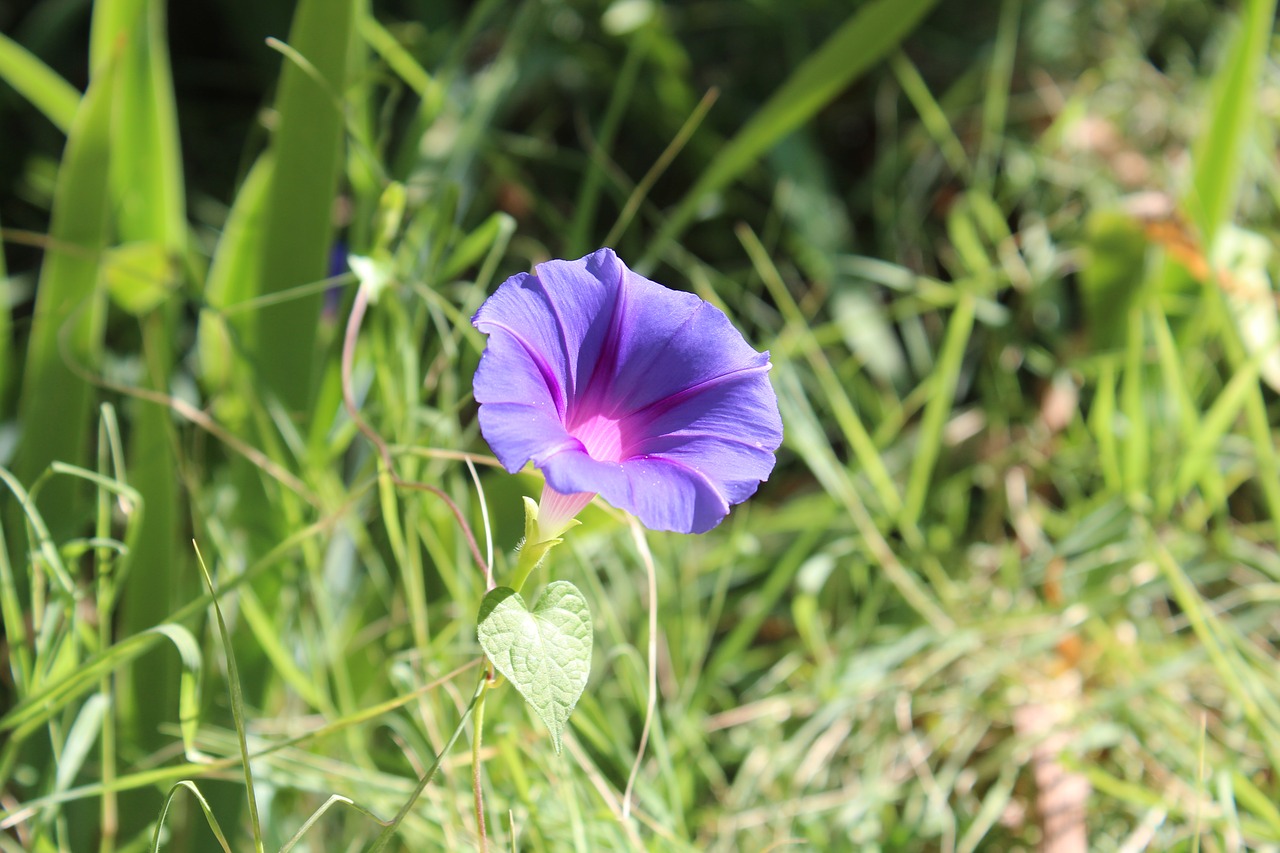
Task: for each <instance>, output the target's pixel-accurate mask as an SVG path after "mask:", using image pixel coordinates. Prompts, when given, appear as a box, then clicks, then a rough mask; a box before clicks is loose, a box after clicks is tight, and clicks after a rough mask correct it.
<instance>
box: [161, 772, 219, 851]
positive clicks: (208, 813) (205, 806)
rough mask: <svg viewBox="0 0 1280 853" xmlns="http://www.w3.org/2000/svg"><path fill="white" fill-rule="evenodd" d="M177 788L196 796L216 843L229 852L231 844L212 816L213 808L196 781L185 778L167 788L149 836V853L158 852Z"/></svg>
mask: <svg viewBox="0 0 1280 853" xmlns="http://www.w3.org/2000/svg"><path fill="white" fill-rule="evenodd" d="M179 788H185V789H186V790H188V791H190V792H191V794H192V796H194V797H195V798H196V802H198V803H199V804H200V810H201V811H203V812H204V819H205V821H206V822H207V823H208V824H209V829H210V831H211V832H213V837H214V838H216V839H218V844H220V845H221V846H222V851H223V853H231V845H230V844H228V843H227V837H226V836H225V835H224V834H223V833H222V827H221V826H219V825H218V819H217V818H216V817H214V816H213V810H212V809H210V808H209V801H208V800H206V799H205V798H204V794H201V793H200V789H199V788H197V787H196V783H195V782H192V781H190V780H187V779H183V780H182V781H181V782H178V783H176V784H175V785H174V786H173V787H172V788H170V789H169V793H168V794H167V795H166V796H165V798H164V807H163V808H162V809H161V810H160V818H159V819H158V820H157V821H156V830H155V833H154V834H153V835H152V836H151V853H160V832H161V830H163V829H164V821H165V818H166V817H168V816H169V806H170V805H172V804H173V798H174V796H175V795H176V794H177V793H178V789H179Z"/></svg>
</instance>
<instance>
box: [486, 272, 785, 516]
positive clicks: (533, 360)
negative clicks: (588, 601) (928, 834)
mask: <svg viewBox="0 0 1280 853" xmlns="http://www.w3.org/2000/svg"><path fill="white" fill-rule="evenodd" d="M471 322H472V323H473V324H474V325H475V327H476V328H477V329H479V330H480V331H481V332H484V333H486V334H487V335H488V336H489V340H488V345H487V347H486V348H485V351H484V354H483V355H482V356H481V358H480V366H479V367H478V368H477V370H476V375H475V383H474V387H475V397H476V401H477V402H478V403H479V404H480V431H481V432H482V433H483V434H484V437H485V440H486V441H488V442H489V446H490V447H491V448H492V449H493V452H494V454H495V455H496V456H497V457H498V460H499V461H500V462H501V463H502V465H503V467H505V468H506V469H507V470H508V471H509V472H511V473H513V474H514V473H515V472H517V471H519V470H520V469H521V468H523V467H524V465H525V463H526V462H528V461H530V460H532V461H533V463H534V465H536V466H537V467H538V468H539V469H541V470H542V473H543V475H544V476H545V477H546V487H545V489H544V491H543V495H542V501H541V505H540V507H539V513H538V523H539V535H540V537H541V538H542V539H550V538H553V537H555V536H558V535H559V534H560V533H561V532H563V530H564V529H565V528H566V527H568V526H569V524H571V523H572V519H573V517H574V516H575V515H576V514H577V513H578V511H580V510H581V509H582V508H583V507H584V506H586V504H587V503H589V502H590V501H591V499H592V497H593V496H594V495H596V494H599V495H601V496H602V497H603V498H604V499H605V500H606V501H608V502H609V503H610V504H612V505H613V506H615V507H617V508H619V509H622V510H626V511H627V512H629V513H631V514H633V515H635V516H636V517H637V518H639V519H640V521H641V523H642V524H644V525H645V526H646V527H648V528H650V529H652V530H673V531H679V532H682V533H702V532H704V531H707V530H710V529H711V528H712V527H715V526H716V525H717V524H719V523H720V521H721V520H722V519H723V518H724V517H725V516H726V515H727V514H728V512H729V507H730V506H731V505H733V504H736V503H740V502H742V501H744V500H746V499H747V498H748V497H750V496H751V495H752V494H753V493H754V492H755V490H756V489H757V488H758V487H759V485H760V482H761V481H762V480H765V479H767V478H768V476H769V472H770V471H772V470H773V465H774V451H775V450H777V448H778V445H779V444H781V442H782V419H781V418H780V417H779V415H778V399H777V395H776V394H775V393H774V391H773V387H772V386H771V385H770V384H769V377H768V372H769V353H768V352H763V353H760V352H756V351H755V350H754V349H752V348H751V346H750V345H749V344H747V342H746V341H745V340H743V338H742V335H741V334H740V333H739V332H738V331H737V329H735V328H734V327H733V324H732V323H730V322H729V318H728V317H726V316H725V315H724V313H723V312H722V311H720V310H719V309H718V308H716V307H715V306H713V305H711V304H709V303H707V302H704V301H703V300H701V299H699V298H698V297H697V296H694V295H693V294H691V293H681V292H679V291H675V290H670V289H668V288H666V287H663V286H662V285H660V284H656V283H655V282H652V281H650V280H649V279H647V278H644V277H643V276H640V275H637V274H636V273H634V272H632V271H631V270H629V269H627V267H626V265H625V264H623V263H622V261H621V260H619V259H618V256H617V255H615V254H614V253H613V251H612V250H611V249H600V250H599V251H597V252H595V253H593V254H590V255H588V256H586V257H585V258H580V259H579V260H576V261H559V260H557V261H548V262H546V263H543V264H539V265H538V266H537V267H535V269H534V272H533V273H531V274H530V273H521V274H520V275H516V276H513V277H511V278H509V279H507V281H506V282H504V283H503V284H502V285H501V286H500V287H499V288H498V289H497V291H496V292H495V293H494V294H493V295H492V296H490V297H489V299H488V300H487V301H486V302H485V303H484V304H483V305H482V306H480V310H479V311H477V312H476V315H475V317H473V318H472V320H471Z"/></svg>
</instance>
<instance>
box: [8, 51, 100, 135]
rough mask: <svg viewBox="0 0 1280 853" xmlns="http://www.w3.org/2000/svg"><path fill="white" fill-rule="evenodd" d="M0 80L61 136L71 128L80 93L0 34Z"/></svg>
mask: <svg viewBox="0 0 1280 853" xmlns="http://www.w3.org/2000/svg"><path fill="white" fill-rule="evenodd" d="M0 80H4V81H5V82H6V83H8V84H9V85H10V86H12V87H13V88H14V91H16V92H17V93H18V94H19V95H22V97H24V98H26V99H27V100H28V101H30V102H31V105H32V106H34V107H35V108H36V109H38V110H39V111H40V112H42V113H44V116H45V118H47V119H49V121H51V122H53V123H54V125H55V126H57V128H58V129H59V130H61V131H63V132H64V133H65V132H67V131H69V130H70V129H71V124H72V122H73V121H74V120H75V115H76V110H77V109H78V108H79V106H80V93H79V92H78V91H76V87H75V86H72V85H71V84H70V83H68V82H67V81H66V80H63V79H62V78H61V77H59V76H58V74H57V72H55V71H54V70H53V69H52V68H50V67H49V66H47V65H45V64H44V63H43V62H41V61H40V60H39V58H37V57H36V56H35V55H33V54H32V53H31V52H30V51H28V50H27V49H26V48H25V47H23V46H22V45H20V44H18V43H17V42H16V41H14V40H13V39H11V38H9V37H8V36H7V35H5V34H4V33H0Z"/></svg>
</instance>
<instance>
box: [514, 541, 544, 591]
mask: <svg viewBox="0 0 1280 853" xmlns="http://www.w3.org/2000/svg"><path fill="white" fill-rule="evenodd" d="M533 546H534V543H532V542H529V541H527V540H526V541H525V543H524V545H522V546H521V548H520V552H519V555H518V556H517V557H516V573H515V575H514V576H513V577H512V579H511V588H512V589H514V590H515V591H516V592H519V591H520V589H521V588H522V587H523V586H524V582H525V581H527V580H528V579H529V575H531V574H533V570H534V569H536V568H538V566H540V565H541V564H542V558H543V557H545V556H546V555H547V551H546V549H545V548H536V547H533Z"/></svg>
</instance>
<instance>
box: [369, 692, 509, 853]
mask: <svg viewBox="0 0 1280 853" xmlns="http://www.w3.org/2000/svg"><path fill="white" fill-rule="evenodd" d="M488 683H489V678H488V673H485V674H483V675H481V676H480V683H479V684H477V685H476V692H475V693H473V694H472V695H471V703H470V704H469V705H467V709H466V710H465V711H463V712H462V719H460V720H458V727H457V728H456V729H454V730H453V734H451V735H449V742H448V743H446V744H445V745H444V749H442V750H440V753H439V754H438V755H436V760H435V761H433V762H431V766H430V767H428V768H427V772H426V773H424V774H422V778H421V779H419V780H418V785H417V787H415V788H414V789H413V793H412V794H410V795H409V799H407V800H405V803H404V805H403V806H401V807H400V811H398V812H396V816H395V817H394V818H392V819H391V821H390V822H389V823H387V825H386V826H385V827H383V830H382V832H380V833H378V837H377V838H376V839H374V842H373V846H372V847H370V848H369V853H380V851H381V850H383V849H384V848H385V847H386V846H387V843H388V842H390V841H391V839H392V837H393V836H394V835H395V834H396V830H397V829H399V828H400V824H401V822H402V821H403V820H404V819H405V817H406V816H407V815H408V814H409V810H410V809H412V808H413V805H414V803H416V802H418V797H420V796H422V792H423V791H425V790H426V789H427V785H429V784H430V783H431V780H432V779H433V778H434V777H435V775H436V771H437V770H439V769H440V762H442V761H444V757H445V756H446V755H448V754H449V750H451V749H453V745H454V744H455V743H457V742H458V738H459V737H460V736H461V735H462V730H463V729H465V728H466V726H467V720H468V719H469V718H470V717H471V712H472V711H474V710H475V707H476V703H478V702H479V701H480V697H481V696H483V695H484V690H485V687H486V686H487V685H488Z"/></svg>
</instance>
